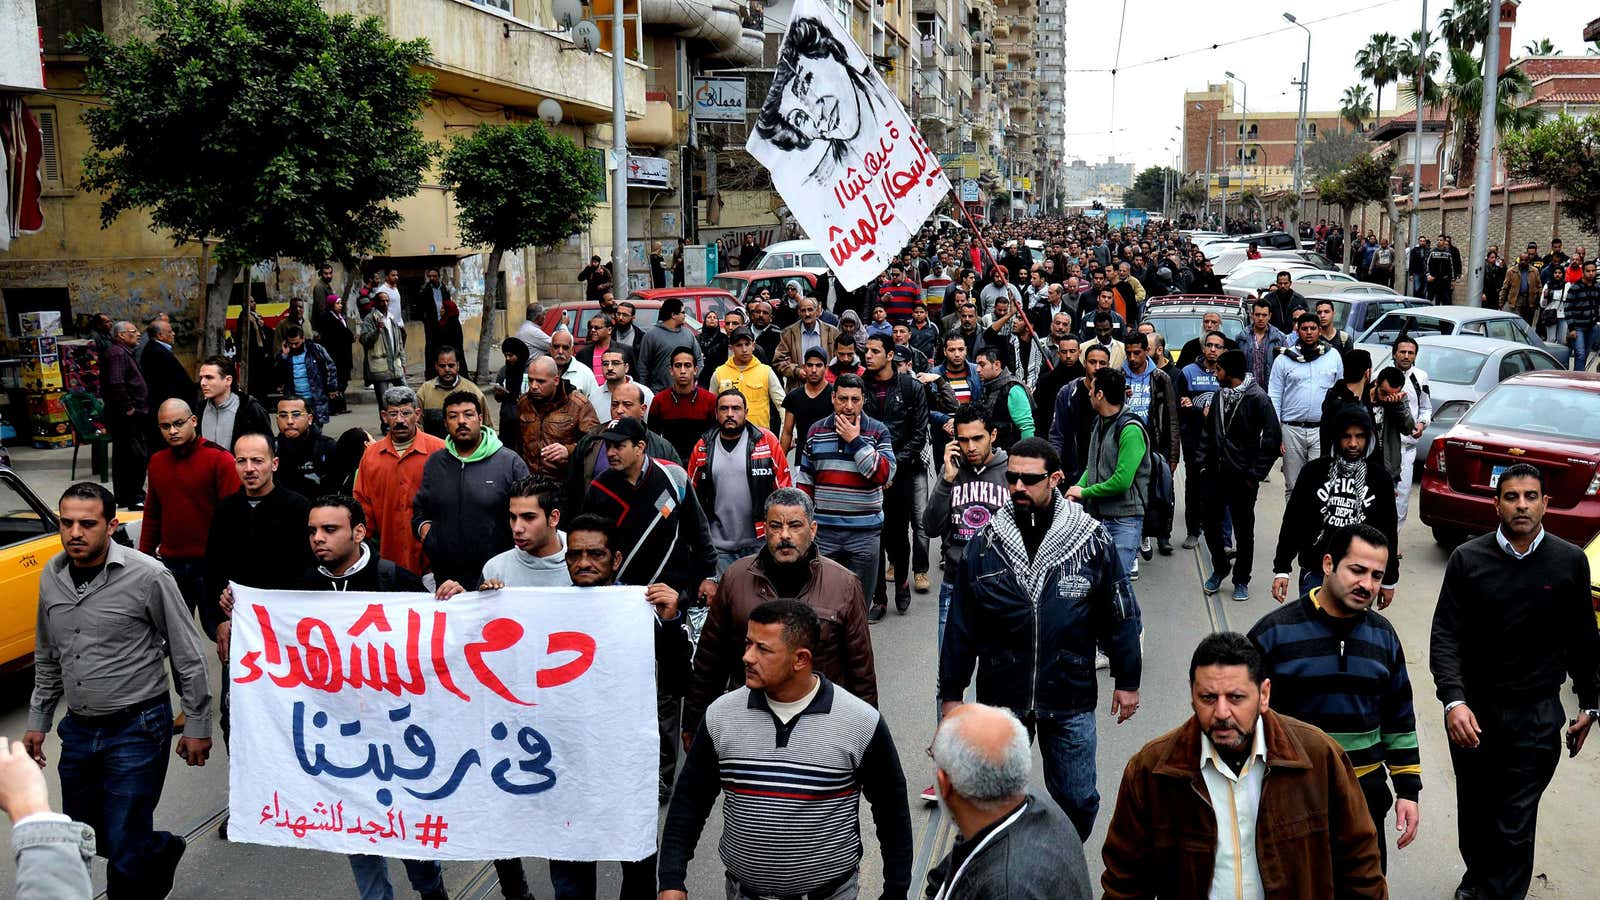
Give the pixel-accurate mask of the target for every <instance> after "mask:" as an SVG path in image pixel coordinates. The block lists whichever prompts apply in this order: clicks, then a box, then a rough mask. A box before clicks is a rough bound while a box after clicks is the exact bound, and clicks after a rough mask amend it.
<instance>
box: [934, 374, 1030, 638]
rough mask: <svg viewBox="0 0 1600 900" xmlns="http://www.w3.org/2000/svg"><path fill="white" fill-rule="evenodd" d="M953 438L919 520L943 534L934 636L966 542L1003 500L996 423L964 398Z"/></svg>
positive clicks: (1002, 461)
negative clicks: (942, 574)
mask: <svg viewBox="0 0 1600 900" xmlns="http://www.w3.org/2000/svg"><path fill="white" fill-rule="evenodd" d="M951 420H952V421H953V422H954V423H955V437H954V439H953V440H951V441H950V443H948V444H946V445H945V450H944V465H943V467H942V469H941V470H940V473H939V478H937V479H936V480H935V481H934V484H933V493H932V494H931V495H930V496H929V497H928V508H927V511H926V512H925V514H924V515H923V525H924V526H925V527H926V528H927V530H928V537H940V538H943V539H944V578H943V579H942V581H941V584H940V585H939V640H940V643H941V644H942V643H943V641H944V622H945V617H946V614H947V613H948V612H949V610H950V592H951V588H952V585H953V584H954V583H955V580H956V578H955V574H956V567H957V566H959V565H960V564H961V557H963V556H965V555H966V552H967V541H969V540H971V539H972V536H973V535H974V534H976V533H977V531H978V529H980V528H982V527H983V526H985V525H987V524H989V517H990V516H992V515H994V511H995V510H997V509H999V508H1000V507H1002V506H1004V505H1006V501H1007V500H1008V499H1009V497H1010V494H1009V489H1008V487H1007V486H1006V452H1005V451H1004V450H1001V449H999V448H997V447H996V446H995V437H996V435H995V427H994V422H993V421H991V420H990V418H989V413H988V411H987V410H986V409H984V408H983V407H982V406H981V405H980V404H977V403H968V404H965V405H963V406H962V407H961V408H960V409H958V410H956V414H955V415H954V416H952V417H951Z"/></svg>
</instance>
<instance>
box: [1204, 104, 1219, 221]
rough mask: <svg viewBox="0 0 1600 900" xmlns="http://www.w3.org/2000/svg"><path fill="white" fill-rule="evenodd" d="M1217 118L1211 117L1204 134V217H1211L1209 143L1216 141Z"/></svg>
mask: <svg viewBox="0 0 1600 900" xmlns="http://www.w3.org/2000/svg"><path fill="white" fill-rule="evenodd" d="M1216 137H1217V120H1216V117H1215V116H1213V117H1212V119H1211V131H1210V132H1209V133H1208V134H1207V135H1206V218H1208V219H1209V218H1211V145H1212V144H1214V143H1216Z"/></svg>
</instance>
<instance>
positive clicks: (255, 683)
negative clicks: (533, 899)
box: [228, 586, 659, 860]
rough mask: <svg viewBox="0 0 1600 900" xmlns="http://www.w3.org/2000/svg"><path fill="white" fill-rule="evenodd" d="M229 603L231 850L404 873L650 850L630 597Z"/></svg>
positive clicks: (650, 787)
mask: <svg viewBox="0 0 1600 900" xmlns="http://www.w3.org/2000/svg"><path fill="white" fill-rule="evenodd" d="M233 590H234V595H235V597H236V599H237V602H238V606H237V608H236V609H235V613H234V619H233V623H234V624H233V646H232V648H231V651H230V655H231V659H230V667H229V675H228V677H229V678H230V679H231V681H232V691H233V708H232V714H231V721H232V726H233V735H234V737H235V738H236V740H235V741H234V742H233V758H232V765H231V766H230V772H229V811H230V819H229V827H228V835H229V837H230V838H232V839H233V840H236V841H244V842H249V843H256V844H270V845H274V846H284V847H301V848H307V849H315V850H327V851H331V852H335V853H373V854H377V855H380V856H392V857H401V858H410V859H507V858H514V857H521V856H542V857H546V858H551V859H620V860H636V859H642V858H644V857H645V856H648V855H649V854H650V853H652V852H654V850H655V837H656V812H657V806H656V799H657V798H656V777H657V772H656V769H657V766H656V762H657V760H656V757H657V754H658V752H659V737H658V735H657V732H656V712H655V655H654V647H655V636H654V631H655V625H654V624H653V622H652V614H651V612H650V607H649V606H648V605H647V604H646V603H645V602H644V590H643V589H642V588H586V589H576V588H542V589H540V590H539V591H537V592H534V591H531V590H515V589H513V590H503V591H498V592H490V593H482V594H462V595H458V596H456V597H454V598H452V599H451V600H450V602H448V603H439V602H437V601H435V600H434V599H433V597H432V595H429V594H363V593H322V592H299V591H260V590H253V589H250V588H243V587H238V586H235V587H234V589H233ZM507 823H515V825H516V827H514V828H508V827H506V826H507Z"/></svg>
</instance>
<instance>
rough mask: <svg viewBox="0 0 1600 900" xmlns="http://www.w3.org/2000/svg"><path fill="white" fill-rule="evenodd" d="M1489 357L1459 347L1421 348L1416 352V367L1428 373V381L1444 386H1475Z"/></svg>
mask: <svg viewBox="0 0 1600 900" xmlns="http://www.w3.org/2000/svg"><path fill="white" fill-rule="evenodd" d="M1488 359H1489V357H1488V355H1487V354H1484V353H1474V352H1473V351H1471V350H1463V349H1461V348H1460V347H1437V346H1432V347H1422V348H1420V349H1418V350H1417V365H1418V366H1421V367H1422V370H1423V371H1424V372H1427V373H1428V380H1429V381H1442V382H1444V383H1445V384H1475V383H1477V381H1478V373H1479V372H1481V371H1483V364H1484V363H1485V362H1486V361H1488Z"/></svg>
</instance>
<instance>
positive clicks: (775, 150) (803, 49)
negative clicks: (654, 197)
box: [745, 0, 951, 290]
mask: <svg viewBox="0 0 1600 900" xmlns="http://www.w3.org/2000/svg"><path fill="white" fill-rule="evenodd" d="M745 150H747V151H749V153H750V155H752V156H754V157H755V158H756V159H757V160H759V161H760V162H761V164H762V165H763V166H765V167H766V168H767V171H768V172H769V173H771V175H772V182H773V185H774V186H775V187H776V188H777V189H778V193H779V194H780V195H781V196H782V197H783V201H784V203H786V204H787V205H788V206H789V209H790V211H791V212H792V213H793V214H794V217H795V219H796V220H797V221H798V222H799V223H800V226H801V228H803V229H805V232H806V234H807V235H808V236H810V238H811V239H812V240H813V241H815V242H817V243H818V244H820V245H822V247H823V255H824V258H825V259H826V260H827V263H828V266H829V267H830V268H831V269H833V271H834V274H835V275H836V276H837V277H838V280H839V282H840V283H841V284H842V285H843V286H844V288H845V289H847V290H854V289H855V288H858V287H860V286H862V285H864V284H866V283H867V282H868V281H870V280H872V278H873V277H874V276H876V275H878V274H879V273H880V272H882V271H883V270H884V267H885V266H887V265H888V263H889V260H890V257H891V256H892V255H893V254H895V253H898V252H899V251H900V249H901V248H902V247H904V246H905V245H906V243H907V242H908V241H909V240H910V238H911V236H912V235H914V234H915V233H916V231H917V229H918V228H920V227H922V223H923V222H924V221H926V220H927V218H928V216H929V215H930V214H932V212H933V210H934V208H935V207H936V206H937V205H938V203H939V201H940V200H942V199H943V198H944V196H945V195H946V194H948V193H950V190H951V188H950V179H949V178H948V177H947V176H946V175H945V173H944V169H943V168H942V167H941V165H940V163H939V159H938V157H937V156H936V155H934V153H933V152H932V151H931V150H929V149H928V144H927V142H926V141H924V140H923V139H922V135H921V133H920V132H918V131H917V128H916V126H915V125H914V124H913V123H912V120H911V117H910V116H909V115H907V114H906V111H905V108H904V107H902V106H901V105H900V101H899V100H898V99H896V97H895V95H894V92H893V91H892V90H890V88H889V86H888V85H887V84H885V83H884V81H883V77H882V76H881V75H879V74H878V72H877V70H875V69H874V68H873V67H872V60H871V59H870V58H868V56H867V55H866V54H865V53H862V52H861V49H860V48H859V47H857V46H856V45H855V42H854V41H852V40H851V38H850V33H849V30H848V29H846V28H845V27H844V26H843V25H841V24H840V23H839V21H838V19H836V18H834V16H833V13H832V12H830V11H829V9H828V8H827V6H826V5H825V4H824V3H823V2H822V0H795V4H794V8H793V11H792V12H791V13H790V16H789V28H788V30H787V31H786V32H785V33H784V36H783V43H782V45H781V46H780V47H779V49H778V62H777V67H776V72H775V73H774V75H773V79H772V89H771V90H770V91H769V92H768V93H767V96H766V99H765V100H763V101H762V104H761V110H760V112H759V113H758V114H757V115H756V118H755V124H754V125H753V127H752V128H751V129H750V137H749V140H747V141H746V142H745Z"/></svg>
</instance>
